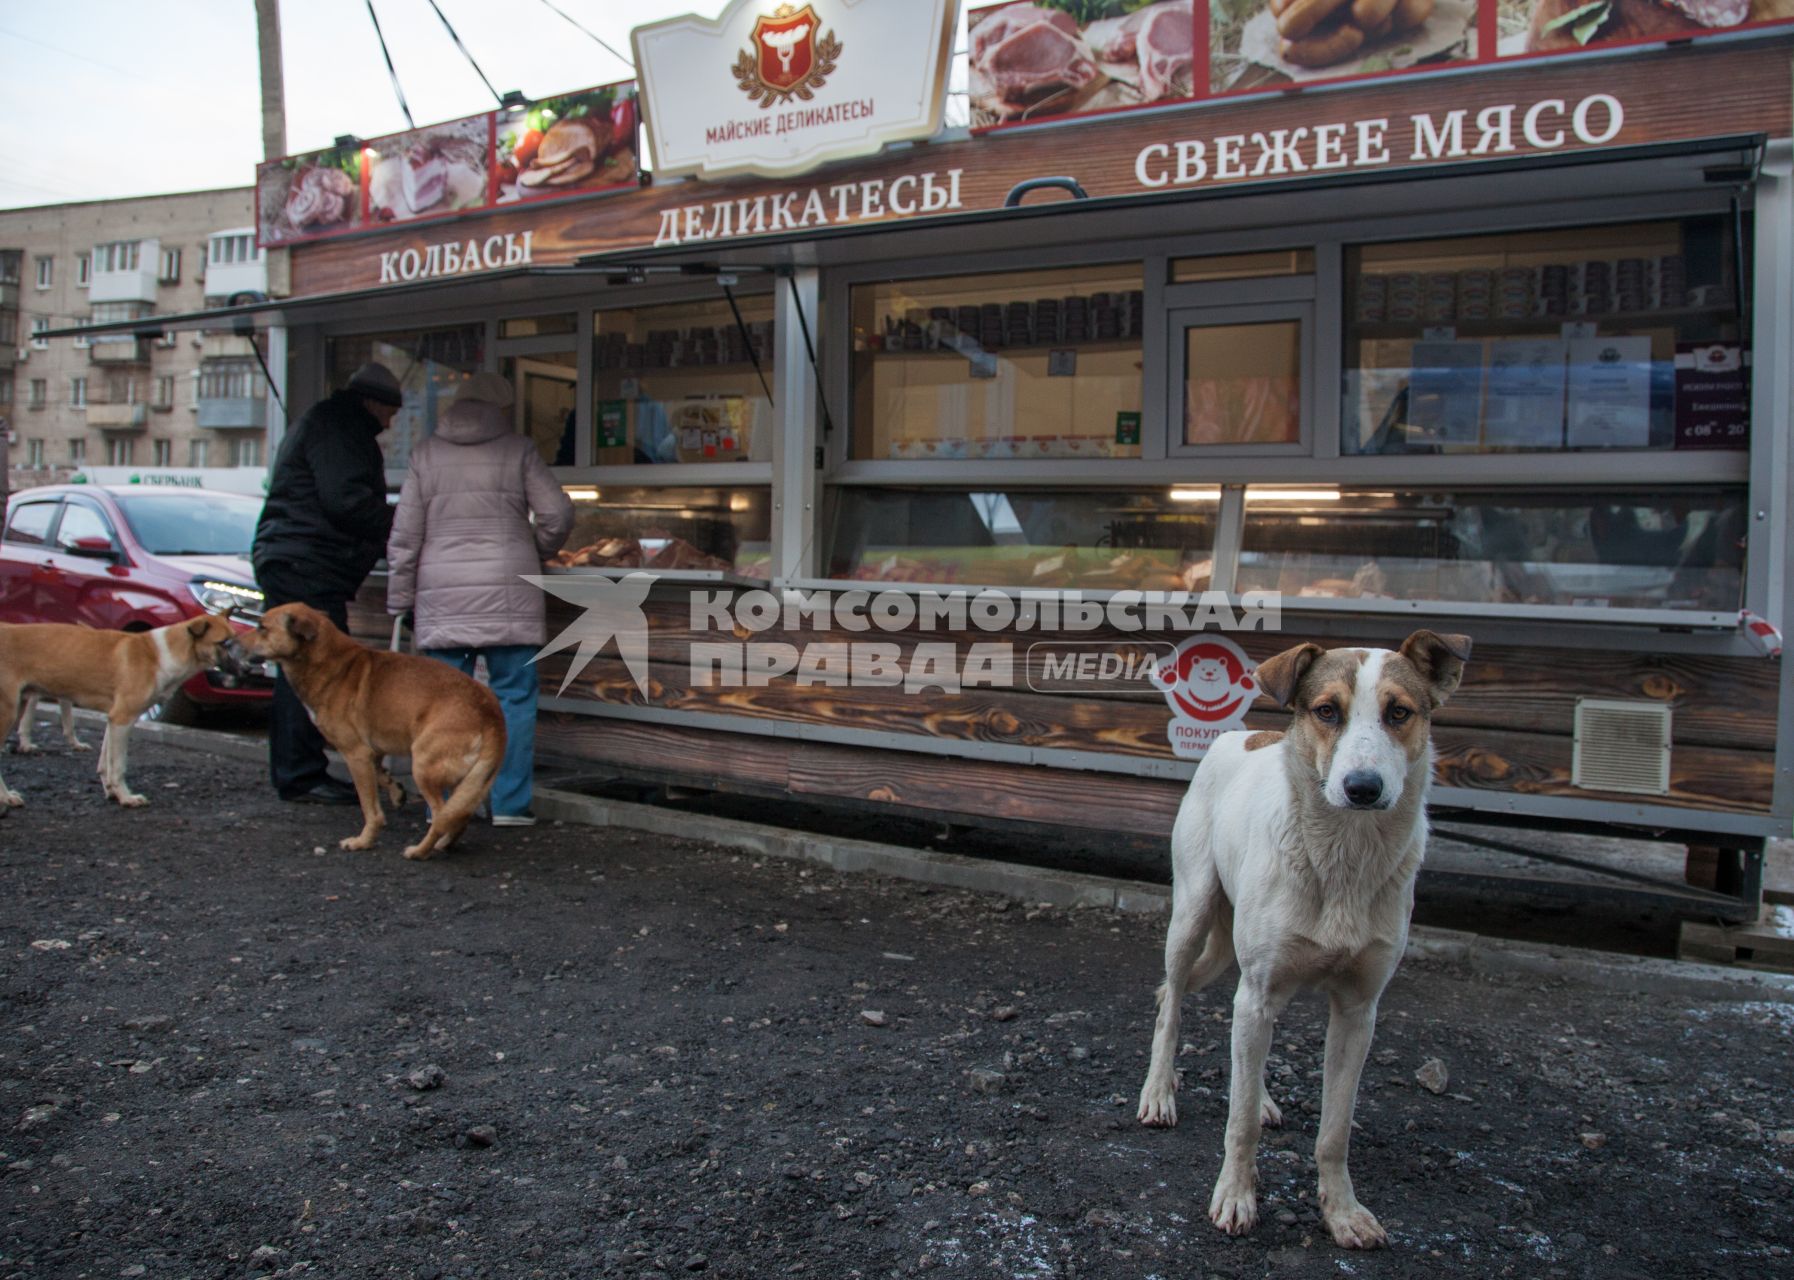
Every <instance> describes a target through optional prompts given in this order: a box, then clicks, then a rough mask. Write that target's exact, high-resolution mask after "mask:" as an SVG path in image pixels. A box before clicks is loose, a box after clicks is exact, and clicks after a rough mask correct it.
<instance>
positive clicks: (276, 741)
mask: <svg viewBox="0 0 1794 1280" xmlns="http://www.w3.org/2000/svg"><path fill="white" fill-rule="evenodd" d="M403 403H404V396H403V395H402V394H401V392H400V390H399V381H398V379H397V378H395V377H393V376H392V371H391V370H389V369H388V368H386V366H384V365H379V364H364V365H362V366H361V368H359V369H357V370H356V371H355V372H354V374H353V375H351V376H350V378H349V384H348V386H346V387H344V388H343V389H342V390H341V391H337V392H334V393H332V394H331V395H329V396H328V397H326V398H325V399H323V400H321V401H319V402H318V403H317V404H316V405H314V406H312V409H311V411H310V412H309V413H307V414H306V415H305V416H304V417H303V418H301V419H299V421H298V422H297V423H296V424H295V425H294V426H293V427H292V428H291V429H290V430H289V431H288V432H287V434H286V437H285V439H283V440H282V441H281V442H280V452H279V453H278V454H276V455H275V458H274V472H273V474H272V475H271V476H270V477H269V479H268V500H267V502H266V503H265V504H264V505H263V507H262V518H261V521H260V523H258V524H257V525H256V530H255V552H254V555H255V580H256V582H257V583H258V584H259V585H260V586H261V588H262V591H263V593H264V594H265V595H266V596H267V607H268V608H270V609H272V608H274V607H275V606H276V605H282V604H292V603H294V602H295V601H296V602H298V603H301V604H308V605H310V606H311V607H312V608H314V609H319V610H322V611H323V612H324V613H326V614H328V615H329V617H330V620H331V621H332V622H334V623H336V625H337V626H339V627H341V628H342V629H343V630H344V631H347V630H348V629H349V601H350V599H352V598H353V597H354V595H355V593H356V592H357V591H359V590H360V589H361V584H362V582H363V580H364V579H366V577H367V576H368V573H369V571H370V570H372V569H373V567H374V564H375V562H376V561H378V560H379V559H380V557H381V556H382V555H383V554H385V551H386V537H387V534H388V533H390V532H391V530H392V508H391V507H390V506H388V505H387V502H386V463H385V460H384V459H383V458H382V456H381V454H380V444H379V442H378V441H377V440H376V439H375V438H374V437H375V436H377V435H379V434H380V433H381V432H382V431H384V430H386V428H387V427H388V426H390V425H391V424H392V419H393V415H394V414H396V413H397V412H398V411H399V407H400V406H401V405H402V404H403ZM327 764H328V761H327V759H326V757H325V755H324V736H323V735H322V734H321V733H319V732H318V729H317V726H316V725H314V724H313V723H312V722H311V716H310V714H309V713H308V712H307V711H306V710H305V705H304V704H303V703H301V702H300V701H299V697H298V695H297V694H295V693H294V692H293V688H292V686H291V685H289V684H288V683H287V681H286V677H285V676H284V675H282V676H278V677H276V679H275V681H274V701H273V706H272V708H271V710H270V713H269V723H268V765H269V773H270V775H271V777H272V778H273V782H274V789H275V791H277V792H279V793H280V798H281V799H283V800H298V801H301V802H304V803H308V804H354V803H356V796H355V788H354V787H352V786H350V785H349V784H347V783H345V782H341V781H338V780H337V779H335V778H332V777H330V776H329V775H328V774H327V773H326V772H325V770H326V767H327Z"/></svg>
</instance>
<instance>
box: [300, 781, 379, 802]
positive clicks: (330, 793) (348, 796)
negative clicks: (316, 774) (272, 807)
mask: <svg viewBox="0 0 1794 1280" xmlns="http://www.w3.org/2000/svg"><path fill="white" fill-rule="evenodd" d="M281 799H282V800H285V801H287V802H288V803H290V804H330V805H351V804H360V803H361V797H360V796H359V795H358V794H357V793H356V791H355V788H354V787H352V786H350V785H349V784H348V783H346V782H338V781H337V780H336V779H335V778H325V779H324V780H323V781H322V782H320V783H318V785H317V786H315V787H313V788H312V789H311V790H309V791H300V792H298V793H296V794H294V795H290V796H282V797H281Z"/></svg>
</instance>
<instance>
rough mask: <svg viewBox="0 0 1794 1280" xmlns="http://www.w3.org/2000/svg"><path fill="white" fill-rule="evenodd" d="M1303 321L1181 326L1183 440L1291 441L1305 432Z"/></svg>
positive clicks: (1199, 442)
mask: <svg viewBox="0 0 1794 1280" xmlns="http://www.w3.org/2000/svg"><path fill="white" fill-rule="evenodd" d="M1302 345H1303V344H1302V322H1301V320H1299V319H1295V320H1255V321H1247V322H1243V323H1238V324H1225V323H1223V324H1193V325H1191V326H1189V327H1188V328H1186V329H1185V330H1184V443H1185V444H1187V445H1209V444H1295V443H1297V442H1298V441H1300V440H1301V438H1302V355H1303V351H1302Z"/></svg>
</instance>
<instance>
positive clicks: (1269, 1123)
mask: <svg viewBox="0 0 1794 1280" xmlns="http://www.w3.org/2000/svg"><path fill="white" fill-rule="evenodd" d="M1258 1122H1259V1123H1260V1124H1261V1125H1263V1126H1264V1127H1265V1128H1267V1129H1281V1128H1282V1127H1283V1111H1282V1110H1281V1109H1280V1108H1279V1107H1278V1106H1277V1104H1276V1103H1275V1102H1272V1101H1271V1095H1270V1094H1268V1093H1261V1094H1259V1095H1258Z"/></svg>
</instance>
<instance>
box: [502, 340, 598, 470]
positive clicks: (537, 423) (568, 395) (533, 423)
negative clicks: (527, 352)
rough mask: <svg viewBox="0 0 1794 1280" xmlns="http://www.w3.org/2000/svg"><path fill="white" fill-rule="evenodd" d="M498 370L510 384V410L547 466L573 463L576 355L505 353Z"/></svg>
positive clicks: (576, 416)
mask: <svg viewBox="0 0 1794 1280" xmlns="http://www.w3.org/2000/svg"><path fill="white" fill-rule="evenodd" d="M498 367H499V371H500V372H501V373H503V374H504V376H505V378H506V380H507V381H509V382H510V384H511V391H512V394H513V395H514V396H515V399H514V400H513V402H512V407H511V413H512V416H513V418H514V420H515V422H516V426H517V430H518V431H520V432H522V433H523V434H524V435H526V436H528V437H529V438H530V439H531V440H532V441H533V442H534V443H535V446H536V452H538V453H540V454H541V455H542V461H544V462H546V463H547V464H548V465H549V466H551V467H571V466H573V465H574V454H573V445H574V433H575V423H576V421H577V419H578V412H577V410H578V406H579V357H578V356H577V355H576V354H575V353H573V352H571V351H551V352H543V353H541V354H540V355H531V356H506V357H505V358H504V359H502V360H500V361H499V362H498Z"/></svg>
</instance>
